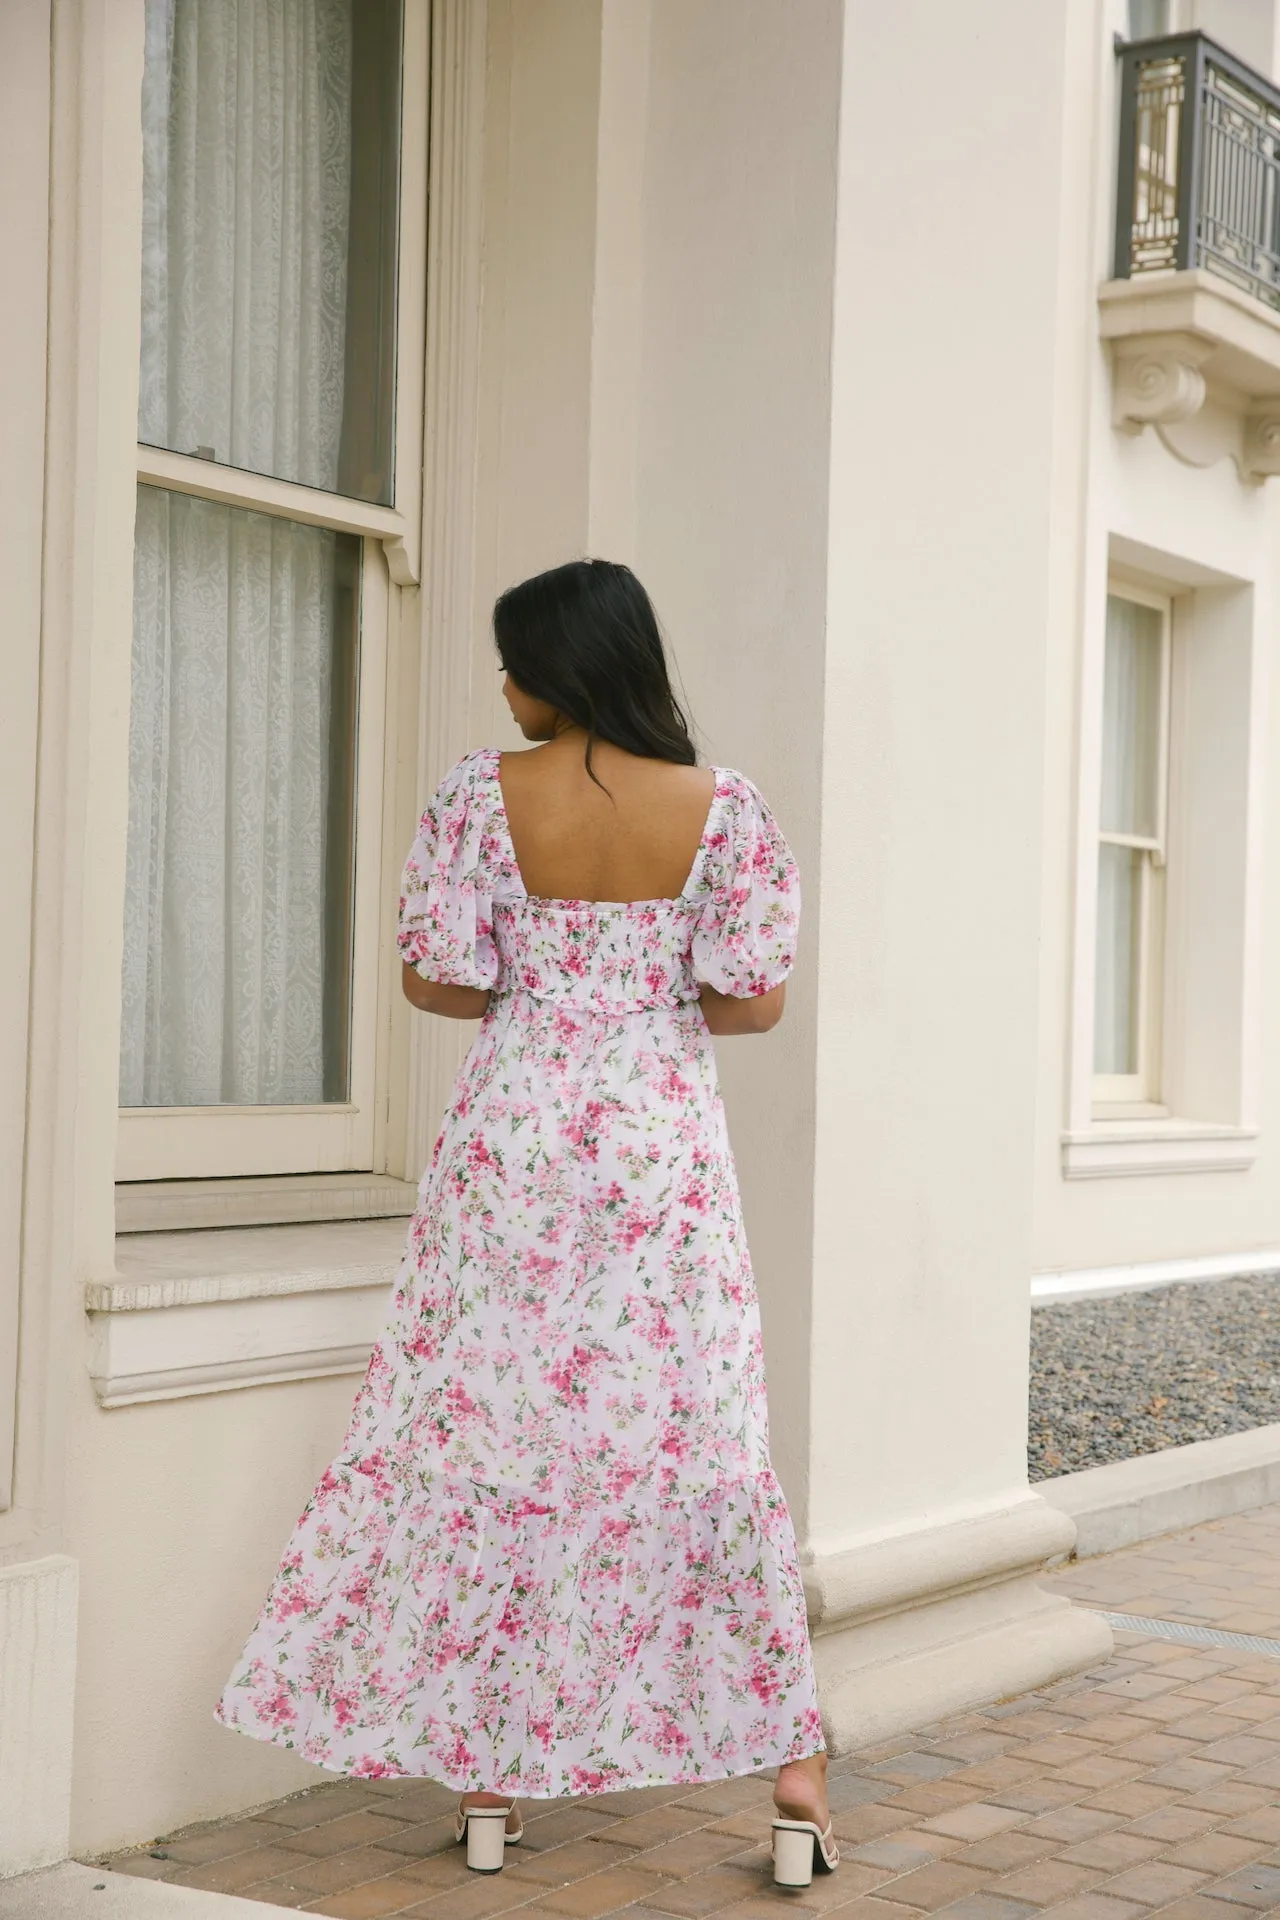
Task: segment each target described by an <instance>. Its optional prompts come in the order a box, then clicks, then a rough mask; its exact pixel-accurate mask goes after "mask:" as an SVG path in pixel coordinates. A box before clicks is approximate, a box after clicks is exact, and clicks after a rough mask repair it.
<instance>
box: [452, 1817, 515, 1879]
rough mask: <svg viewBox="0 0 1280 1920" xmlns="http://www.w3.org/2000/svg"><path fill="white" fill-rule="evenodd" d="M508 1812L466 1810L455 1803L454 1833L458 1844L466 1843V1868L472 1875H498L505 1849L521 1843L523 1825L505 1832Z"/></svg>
mask: <svg viewBox="0 0 1280 1920" xmlns="http://www.w3.org/2000/svg"><path fill="white" fill-rule="evenodd" d="M510 1812H511V1808H510V1807H509V1806H506V1807H467V1806H464V1805H463V1804H462V1802H461V1801H459V1803H458V1819H457V1824H456V1827H455V1829H454V1830H455V1832H456V1834H457V1837H458V1843H459V1845H461V1843H462V1842H463V1841H464V1840H465V1841H466V1843H467V1865H468V1866H469V1867H470V1869H471V1871H472V1873H501V1871H502V1865H503V1861H504V1859H505V1857H506V1850H507V1848H508V1847H515V1846H518V1845H519V1843H520V1842H521V1840H523V1839H524V1827H523V1825H521V1826H519V1827H517V1828H516V1831H515V1832H514V1833H508V1832H507V1816H508V1814H509V1813H510Z"/></svg>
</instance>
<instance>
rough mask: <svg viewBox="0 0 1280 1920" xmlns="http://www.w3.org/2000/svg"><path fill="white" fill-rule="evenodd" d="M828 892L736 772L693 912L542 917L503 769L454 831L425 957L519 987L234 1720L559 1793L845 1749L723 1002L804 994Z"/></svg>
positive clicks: (414, 863)
mask: <svg viewBox="0 0 1280 1920" xmlns="http://www.w3.org/2000/svg"><path fill="white" fill-rule="evenodd" d="M798 913H799V884H798V879H797V875H796V869H795V864H794V861H793V860H792V858H791V854H790V851H789V850H788V848H787V845H786V842H785V840H784V839H783V837H782V834H781V833H780V831H779V829H778V827H777V825H776V823H775V821H774V820H773V817H772V815H771V814H770V812H769V810H768V808H767V807H766V805H765V803H764V801H763V800H762V799H761V797H760V795H759V794H758V793H757V792H756V790H755V788H754V787H753V786H752V785H751V784H750V782H749V781H747V780H745V779H744V778H743V777H742V776H741V775H740V774H736V773H733V772H730V771H728V770H723V769H720V770H717V773H716V787H715V796H714V799H713V801H712V804H711V809H710V812H709V814H708V817H707V824H706V828H705V830H704V833H703V837H702V843H701V846H700V848H699V850H698V855H697V858H696V860H695V862H694V866H693V870H692V872H691V873H690V875H689V878H688V880H687V882H686V884H685V887H684V889H683V891H682V892H681V894H680V896H679V897H678V898H677V899H674V900H648V901H638V902H632V903H630V904H628V905H612V904H609V903H594V902H589V901H581V900H538V899H533V898H531V897H530V896H529V895H528V894H527V893H526V891H525V888H524V886H523V883H522V881H521V878H520V873H519V868H518V866H517V864H516V859H515V854H514V851H513V849H512V845H511V837H510V832H509V830H508V827H507V821H506V814H505V811H504V808H503V804H502V793H501V788H500V786H499V783H498V756H497V754H496V753H495V752H492V751H485V752H481V753H476V754H470V755H468V756H467V758H466V759H464V760H462V761H461V762H460V763H459V764H458V766H457V767H455V768H454V769H453V771H452V773H450V774H449V775H448V777H447V778H446V780H445V781H444V783H443V785H442V786H441V788H440V791H439V792H438V794H437V795H436V797H435V799H434V800H433V801H432V803H431V806H430V807H429V808H428V809H427V812H426V813H425V814H424V816H423V819H422V824H421V827H420V829H419V832H418V837H417V839H416V840H415V842H414V846H413V850H412V852H411V853H410V855H409V860H408V865H407V866H406V868H405V876H404V893H403V898H402V901H401V912H400V935H399V942H400V949H401V952H402V953H403V954H404V956H405V958H406V959H407V960H408V961H410V962H411V964H412V965H414V966H415V967H417V968H418V970H419V971H420V972H421V973H422V974H424V975H425V976H426V977H427V978H428V979H432V980H440V981H448V982H451V983H453V984H456V985H463V986H473V987H487V988H491V989H493V997H492V999H491V1001H490V1005H489V1011H488V1012H487V1014H486V1015H485V1017H484V1019H483V1021H482V1022H481V1024H480V1030H479V1033H478V1035H477V1037H476V1039H475V1042H474V1044H473V1046H472V1048H471V1051H470V1053H469V1054H468V1056H467V1059H466V1061H465V1063H464V1065H463V1067H462V1070H461V1073H460V1075H459V1078H458V1082H457V1085H456V1087H455V1090H454V1096H453V1100H452V1103H451V1105H450V1108H449V1111H448V1113H447V1115H446V1117H445V1122H444V1126H443V1129H442V1131H441V1134H440V1137H439V1140H438V1141H437V1143H436V1148H435V1152H434V1154H433V1156H432V1161H431V1165H430V1166H429V1167H428V1169H427V1171H426V1173H425V1175H424V1177H423V1181H422V1186H421V1191H420V1197H419V1206H418V1211H417V1213H416V1214H415V1215H414V1218H413V1221H412V1223H411V1226H410V1230H409V1242H408V1247H407V1250H406V1253H405V1258H404V1262H403V1265H402V1267H401V1270H400V1274H399V1277H398V1281H397V1284H396V1288H395V1293H394V1299H393V1313H392V1318H391V1321H390V1324H389V1326H388V1328H387V1330H386V1332H385V1334H384V1335H383V1337H382V1339H381V1340H380V1341H379V1342H378V1344H377V1346H376V1347H375V1349H374V1352H373V1356H372V1359H371V1360H370V1362H369V1370H368V1373H367V1375H366V1377H365V1381H364V1384H363V1386H362V1387H361V1389H360V1393H359V1395H358V1397H357V1400H356V1404H355V1409H354V1411H353V1414H352V1417H351V1422H350V1426H349V1428H348V1431H347V1434H346V1438H345V1441H344V1443H343V1447H342V1451H341V1453H340V1454H339V1455H338V1458H337V1459H336V1460H335V1461H334V1462H333V1464H332V1465H331V1466H330V1467H329V1468H328V1469H327V1471H326V1472H325V1474H324V1477H323V1478H322V1479H321V1481H320V1484H319V1486H318V1487H317V1488H316V1489H315V1492H314V1494H313V1495H312V1497H311V1500H310V1501H309V1502H308V1504H307V1507H306V1510H305V1511H304V1513H303V1515H302V1517H301V1519H300V1520H299V1522H298V1525H297V1528H296V1530H295V1532H294V1535H293V1538H292V1539H291V1541H290V1542H289V1546H288V1549H287V1551H286V1553H285V1556H284V1558H283V1560H282V1561H281V1564H280V1568H279V1571H278V1572H277V1574H276V1578H275V1581H274V1583H273V1585H272V1587H271V1591H270V1593H269V1594H268V1596H267V1600H266V1604H265V1606H264V1608H263V1611H262V1614H261V1616H260V1618H259V1620H258V1622H257V1625H256V1626H255V1627H254V1630H253V1632H252V1634H251V1635H250V1638H249V1641H248V1644H247V1646H246V1648H245V1650H244V1653H243V1656H242V1658H241V1660H240V1662H239V1664H238V1665H237V1667H236V1670H235V1672H234V1673H233V1675H232V1677H231V1679H230V1681H229V1682H228V1684H227V1687H226V1689H225V1691H224V1693H223V1695H222V1698H221V1700H220V1702H219V1704H218V1707H217V1710H216V1711H217V1715H218V1718H219V1719H220V1720H222V1721H223V1723H224V1724H225V1725H227V1726H231V1727H236V1728H238V1729H239V1730H240V1731H241V1732H244V1733H248V1734H252V1735H254V1736H255V1737H257V1738H259V1739H263V1740H271V1741H275V1742H276V1743H277V1744H279V1745H282V1746H286V1747H290V1748H293V1749H295V1750H296V1751H297V1752H298V1753H300V1754H302V1755H303V1757H304V1758H306V1759H308V1760H311V1761H315V1762H318V1763H319V1764H320V1765H322V1766H325V1767H330V1768H333V1769H335V1770H337V1771H340V1772H343V1773H349V1774H355V1775H360V1776H366V1777H371V1776H381V1775H401V1774H420V1775H427V1776H430V1777H431V1778H433V1779H436V1780H441V1781H444V1782H445V1783H446V1784H447V1785H449V1786H451V1787H453V1788H456V1789H458V1790H464V1789H477V1790H478V1789H489V1790H495V1791H509V1792H512V1793H521V1794H529V1795H535V1796H549V1795H556V1794H581V1793H592V1792H602V1791H605V1790H608V1789H612V1788H616V1787H624V1786H640V1785H647V1784H656V1783H669V1782H687V1781H695V1780H697V1781H703V1780H714V1779H720V1778H724V1777H725V1776H727V1775H731V1774H738V1773H746V1772H751V1771H754V1770H756V1769H758V1768H760V1767H766V1766H776V1765H779V1764H780V1763H781V1762H782V1761H784V1760H787V1759H792V1758H798V1757H801V1756H803V1755H805V1754H810V1753H813V1752H815V1751H816V1750H817V1749H818V1748H819V1747H820V1746H821V1744H822V1734H821V1726H820V1722H819V1717H818V1710H817V1704H816V1698H815V1691H814V1680H813V1668H812V1663H811V1658H810V1651H809V1642H808V1636H807V1632H806V1626H805V1607H804V1597H803V1593H802V1589H801V1582H800V1574H799V1568H798V1565H797V1556H796V1547H795V1538H794V1535H793V1532H792V1527H791V1521H790V1517H789V1515H788V1512H787V1508H786V1504H785V1501H784V1500H783V1497H782V1493H781V1491H780V1489H779V1486H778V1482H777V1480H776V1478H775V1476H774V1474H773V1471H772V1468H771V1467H770V1464H769V1451H768V1431H767V1418H766V1408H765V1382H764V1369H763V1363H762V1353H761V1342H760V1318H759V1311H758V1307H757V1303H756V1297H755V1289H754V1284H753V1281H752V1276H751V1266H750V1261H749V1259H748V1255H747V1246H746V1239H745V1236H744V1233H743V1226H742V1213H741V1207H740V1204H739V1199H738V1189H737V1181H736V1176H735V1173H734V1165H733V1157H732V1154H731V1152H730V1148H729V1142H728V1137H727V1133H726V1130H725V1120H724V1110H723V1107H722V1104H721V1100H720V1093H719V1088H718V1084H717V1080H716V1067H715V1056H714V1053H713V1051H712V1046H711V1041H710V1037H709V1035H708V1033H707V1028H706V1023H705V1021H704V1020H703V1017H702V1013H701V1010H700V1008H699V1006H698V999H697V995H698V985H697V983H698V982H699V981H700V980H707V981H710V982H711V984H712V985H713V986H715V987H717V988H719V989H720V991H721V992H723V993H728V994H734V995H739V996H746V995H750V994H760V993H765V992H767V991H768V990H769V988H771V987H773V986H775V985H776V984H778V983H779V982H780V981H782V980H783V979H785V978H786V976H787V974H788V973H789V972H790V970H791V966H792V961H793V956H794V950H795V938H796V926H797V919H798Z"/></svg>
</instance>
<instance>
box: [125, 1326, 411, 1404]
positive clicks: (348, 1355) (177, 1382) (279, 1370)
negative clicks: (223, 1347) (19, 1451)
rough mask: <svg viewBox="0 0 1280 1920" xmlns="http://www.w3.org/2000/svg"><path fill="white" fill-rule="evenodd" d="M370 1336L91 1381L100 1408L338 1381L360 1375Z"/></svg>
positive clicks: (368, 1349)
mask: <svg viewBox="0 0 1280 1920" xmlns="http://www.w3.org/2000/svg"><path fill="white" fill-rule="evenodd" d="M372 1347H373V1336H371V1337H370V1338H369V1339H368V1340H364V1341H360V1342H358V1343H357V1344H356V1345H355V1346H351V1347H318V1348H316V1349H315V1350H314V1351H313V1352H304V1353H288V1354H274V1353H272V1354H259V1355H256V1356H254V1357H253V1358H251V1359H242V1358H237V1359H231V1360H215V1361H211V1362H208V1363H206V1364H205V1365H203V1366H197V1367H172V1366H171V1367H162V1368H161V1369H159V1371H157V1372H154V1373H111V1374H106V1375H101V1376H100V1375H98V1374H96V1373H95V1375H94V1379H93V1385H94V1391H95V1392H96V1394H97V1396H98V1405H99V1406H100V1407H105V1408H111V1407H137V1406H145V1405H147V1404H149V1403H150V1402H151V1401H154V1400H189V1399H191V1397H192V1396H193V1395H194V1394H198V1393H200V1394H203V1393H228V1392H231V1391H232V1390H233V1389H235V1388H239V1387H279V1386H285V1385H287V1384H288V1383H289V1382H290V1381H291V1380H327V1379H337V1378H339V1377H341V1376H342V1375H343V1374H360V1373H363V1372H364V1370H365V1368H366V1367H367V1366H368V1364H369V1354H370V1352H371V1350H372Z"/></svg>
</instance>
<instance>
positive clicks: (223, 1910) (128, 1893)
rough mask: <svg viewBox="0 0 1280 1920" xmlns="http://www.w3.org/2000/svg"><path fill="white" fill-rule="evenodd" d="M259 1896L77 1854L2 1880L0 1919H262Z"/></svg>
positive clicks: (0, 1886)
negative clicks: (187, 1883)
mask: <svg viewBox="0 0 1280 1920" xmlns="http://www.w3.org/2000/svg"><path fill="white" fill-rule="evenodd" d="M270 1911H271V1909H270V1908H264V1907H263V1905H262V1902H261V1901H260V1900H238V1899H236V1897H235V1896H234V1894H229V1893H203V1892H201V1891H200V1890H199V1889H198V1888H196V1887H170V1886H166V1885H165V1884H164V1882H163V1881H161V1880H139V1879H136V1878H135V1877H134V1875H132V1874H128V1873H110V1872H106V1871H104V1870H103V1869H101V1868H99V1867H82V1866H79V1865H77V1863H76V1862H75V1861H73V1860H67V1861H64V1862H63V1864H62V1865H61V1866H60V1867H47V1868H46V1869H45V1870H44V1872H43V1873H24V1874H20V1875H19V1876H18V1878H17V1879H15V1880H0V1920H251V1916H252V1920H262V1917H263V1914H264V1913H268V1912H270Z"/></svg>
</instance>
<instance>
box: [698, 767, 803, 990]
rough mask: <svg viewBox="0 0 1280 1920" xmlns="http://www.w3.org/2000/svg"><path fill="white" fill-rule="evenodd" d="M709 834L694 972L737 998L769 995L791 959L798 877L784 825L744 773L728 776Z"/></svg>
mask: <svg viewBox="0 0 1280 1920" xmlns="http://www.w3.org/2000/svg"><path fill="white" fill-rule="evenodd" d="M726 778H727V782H728V786H727V791H726V792H725V793H724V796H723V806H722V811H721V815H720V819H719V821H718V822H717V823H716V826H715V829H714V831H713V833H712V835H711V840H710V854H711V858H710V860H709V862H708V867H707V879H708V881H709V892H708V896H707V900H706V904H705V905H704V906H703V908H702V912H701V914H700V916H699V919H698V923H697V926H696V927H695V929H694V935H693V949H692V960H693V972H694V976H695V978H696V979H698V980H705V981H706V982H707V983H708V984H709V985H710V986H713V987H715V988H716V989H717V991H718V992H720V993H727V994H730V995H732V996H733V998H734V999H737V1000H746V999H749V998H751V996H752V995H755V994H761V993H768V992H769V990H770V988H771V987H776V986H779V985H780V984H781V983H782V981H784V980H785V979H786V977H787V975H788V974H789V973H790V972H791V969H792V967H793V966H794V965H795V953H796V935H797V932H798V930H799V924H800V875H799V872H798V870H797V868H796V863H795V860H794V858H793V857H792V853H791V849H790V847H789V846H788V845H787V843H786V840H785V839H784V837H783V833H782V829H781V828H780V827H779V825H778V823H777V821H776V820H775V819H774V817H773V815H772V813H771V812H770V811H769V808H768V806H767V805H766V803H765V801H764V799H763V797H762V796H761V795H760V793H759V792H758V791H757V790H756V788H755V787H753V786H752V784H751V782H750V781H749V780H747V779H745V778H744V777H743V775H742V774H729V775H727V776H726Z"/></svg>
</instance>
